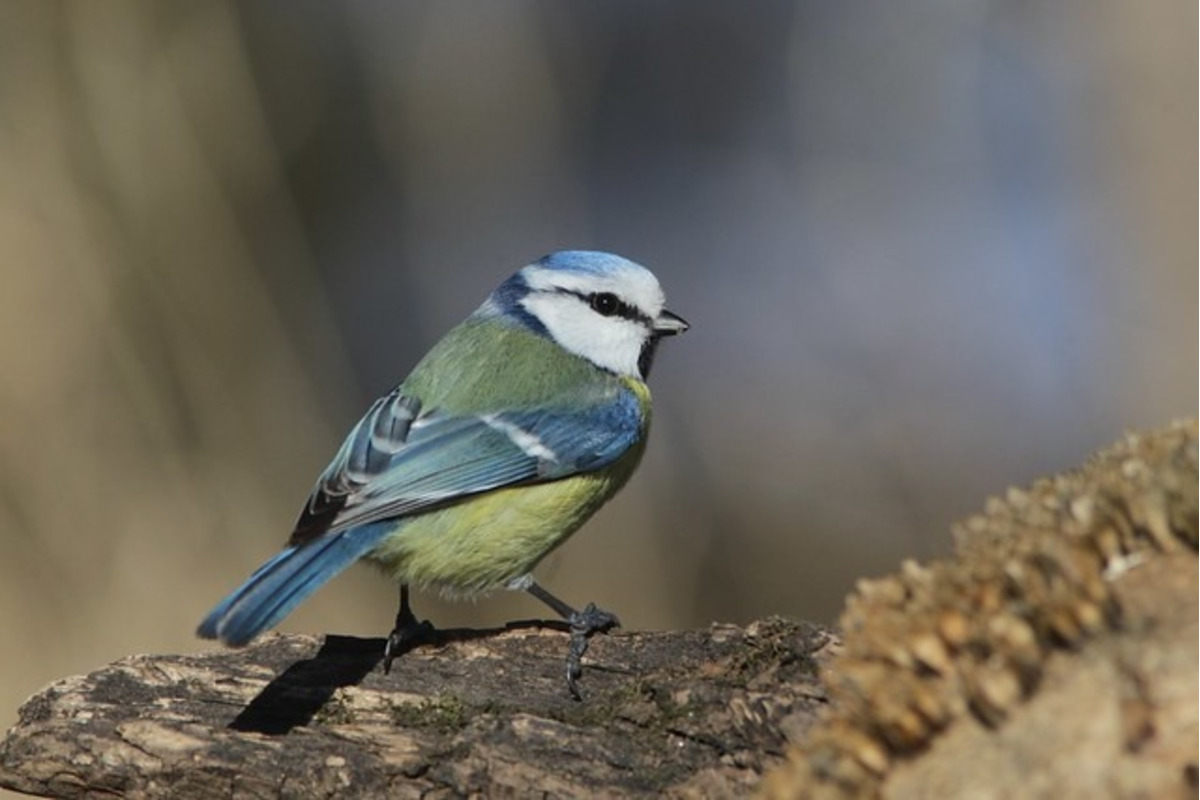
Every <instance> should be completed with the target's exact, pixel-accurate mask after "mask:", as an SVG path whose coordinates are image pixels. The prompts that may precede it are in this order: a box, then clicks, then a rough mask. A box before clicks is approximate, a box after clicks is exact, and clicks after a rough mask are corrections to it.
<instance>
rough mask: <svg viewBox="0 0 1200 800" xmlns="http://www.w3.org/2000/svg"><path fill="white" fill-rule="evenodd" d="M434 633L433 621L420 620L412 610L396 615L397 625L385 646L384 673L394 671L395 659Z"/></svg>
mask: <svg viewBox="0 0 1200 800" xmlns="http://www.w3.org/2000/svg"><path fill="white" fill-rule="evenodd" d="M432 634H433V623H431V622H430V621H429V620H418V619H417V618H416V617H415V616H413V614H412V613H411V612H409V613H408V614H407V615H404V614H401V615H400V616H398V617H396V627H395V628H392V632H391V633H389V634H388V638H387V644H386V645H384V647H383V674H384V675H387V674H388V673H389V672H391V671H392V662H393V661H395V660H396V659H397V658H399V657H400V656H402V655H404V654H405V653H407V652H408V651H409V650H411V649H413V648H414V647H416V646H417V645H418V644H420V643H422V642H424V641H426V640H428V639H429V638H430V636H432Z"/></svg>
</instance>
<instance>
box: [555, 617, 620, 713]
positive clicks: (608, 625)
mask: <svg viewBox="0 0 1200 800" xmlns="http://www.w3.org/2000/svg"><path fill="white" fill-rule="evenodd" d="M567 624H568V625H570V626H571V641H570V644H569V645H568V647H567V689H568V690H569V691H570V692H571V696H572V697H574V698H575V699H576V700H582V699H583V695H581V694H580V693H579V685H578V683H577V681H578V680H579V676H580V675H582V674H583V664H582V661H583V654H584V653H586V652H587V649H588V641H589V640H590V639H591V637H592V634H594V633H608V632H609V631H610V630H612V629H613V628H619V627H621V620H619V619H617V615H616V614H613V613H611V612H609V611H604V610H603V609H599V608H596V604H595V603H588V604H587V607H586V608H584V609H583V610H582V611H575V612H572V613H571V615H570V616H569V617H567Z"/></svg>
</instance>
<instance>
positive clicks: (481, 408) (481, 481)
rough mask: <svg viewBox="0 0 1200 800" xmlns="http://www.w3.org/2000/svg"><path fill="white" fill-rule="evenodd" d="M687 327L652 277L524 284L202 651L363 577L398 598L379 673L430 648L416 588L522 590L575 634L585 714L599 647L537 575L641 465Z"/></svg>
mask: <svg viewBox="0 0 1200 800" xmlns="http://www.w3.org/2000/svg"><path fill="white" fill-rule="evenodd" d="M688 328H689V325H688V323H687V322H686V321H685V320H684V319H683V318H682V317H680V316H679V315H677V314H675V313H672V312H671V311H668V310H666V308H665V299H664V294H663V290H662V287H661V286H660V284H659V281H658V279H657V278H656V277H655V276H654V274H653V273H652V272H651V271H650V270H648V269H646V268H645V267H643V266H641V265H640V264H637V263H635V262H633V261H630V260H628V259H625V258H623V257H621V256H617V255H614V254H611V253H605V252H598V251H587V250H565V251H560V252H556V253H552V254H550V255H547V256H544V257H542V258H540V259H538V260H537V261H534V262H533V263H530V264H528V265H526V266H524V267H522V268H521V269H519V270H517V271H516V272H515V273H514V274H512V276H511V277H509V278H508V279H506V280H505V281H504V282H503V283H501V284H500V285H499V287H498V288H496V289H495V290H494V291H493V292H492V293H491V294H490V295H489V296H488V297H487V299H486V300H485V301H484V302H483V304H482V305H481V306H479V307H478V308H477V309H476V310H475V311H474V312H473V313H472V314H470V316H468V317H467V318H466V319H465V320H464V321H463V322H461V323H460V324H459V325H457V326H456V327H454V328H452V329H451V330H450V331H449V332H448V333H447V334H446V335H445V336H444V337H443V338H442V339H441V340H440V341H438V342H437V343H436V344H435V345H434V346H433V347H432V348H431V349H430V350H429V352H428V353H427V354H426V355H425V356H424V357H423V358H422V359H420V361H419V362H418V363H417V365H416V366H415V367H414V368H413V370H412V372H411V373H410V374H409V375H408V377H407V378H405V379H404V380H403V381H402V382H401V383H400V384H399V385H397V386H396V387H395V388H394V389H392V390H391V391H390V392H388V393H387V394H385V395H384V396H382V397H380V398H379V399H377V400H376V401H375V402H374V403H373V404H372V405H371V407H370V408H369V409H368V410H367V412H366V414H365V415H364V416H363V417H362V419H361V420H360V421H359V422H358V424H357V425H355V426H354V428H353V429H352V430H351V431H350V433H349V435H348V436H347V437H346V439H345V441H344V442H343V444H342V445H341V448H340V449H339V450H338V451H337V453H336V455H335V456H334V457H333V460H332V461H331V462H330V464H329V466H328V467H327V468H326V469H325V471H324V472H323V473H321V475H320V477H319V478H318V479H317V482H316V486H315V487H314V488H313V490H312V492H311V494H310V495H309V497H308V500H307V502H306V503H305V505H304V507H303V509H302V510H301V512H300V516H299V518H298V519H297V521H296V524H295V527H294V528H293V530H292V534H291V536H290V538H289V539H288V541H287V544H286V546H285V547H284V549H283V550H282V551H280V552H279V553H278V554H277V555H275V556H274V557H272V558H270V559H269V560H268V561H266V562H265V563H264V564H262V565H261V566H260V567H259V568H258V569H257V570H256V571H255V572H253V573H252V574H251V575H250V577H249V578H248V579H247V580H246V581H245V582H244V583H243V584H242V585H241V586H239V587H238V588H236V589H235V590H233V591H232V592H231V593H230V594H229V595H228V596H226V597H225V598H224V599H223V600H221V601H220V602H219V603H218V604H217V605H216V607H215V608H213V610H212V611H211V612H210V613H209V614H208V616H207V617H205V618H204V620H203V621H202V622H201V623H200V625H199V627H198V629H197V631H196V632H197V635H198V636H200V637H202V638H205V639H217V640H220V641H222V642H224V643H225V644H228V645H231V646H242V645H245V644H247V643H248V642H250V640H252V639H253V638H254V637H255V636H257V635H258V634H260V633H262V632H264V631H266V630H268V629H270V628H273V627H275V626H276V625H277V624H278V623H279V622H280V621H282V620H283V618H284V617H286V616H287V615H288V614H289V613H291V611H292V610H293V609H295V608H296V606H297V605H299V604H300V603H301V602H302V601H304V600H305V599H306V598H307V597H308V596H309V595H311V594H312V593H313V592H315V591H316V590H317V589H319V588H320V587H321V586H323V585H324V584H325V583H327V582H328V581H330V580H331V579H332V578H333V577H334V576H336V575H338V574H339V573H341V572H342V571H343V570H344V569H346V568H347V567H348V566H350V565H351V564H353V563H355V562H357V561H359V560H366V561H368V562H372V563H374V564H376V565H377V566H379V567H381V568H382V569H383V571H384V572H385V574H387V575H389V576H391V577H392V578H393V579H394V580H396V581H397V582H398V583H399V588H400V609H399V611H398V612H397V614H396V621H395V626H394V627H393V629H392V631H391V633H390V634H389V635H388V638H387V642H386V645H385V647H384V656H383V670H384V672H385V673H387V672H389V671H390V669H391V665H392V661H393V659H395V658H396V657H397V656H398V655H400V654H401V653H402V652H404V651H405V650H406V649H408V648H410V647H412V646H415V644H416V643H419V642H420V641H421V640H422V639H423V638H424V637H426V636H427V634H429V633H430V632H431V631H432V626H431V625H430V623H428V622H422V621H419V620H418V619H417V617H416V615H415V613H414V612H413V610H412V606H411V604H410V598H409V588H410V586H411V587H416V588H419V589H424V590H436V591H439V592H441V593H442V594H443V595H445V596H448V597H452V598H458V597H468V598H469V597H474V596H478V595H481V594H484V593H487V592H489V591H492V590H496V589H510V590H518V591H520V590H523V591H525V592H528V593H529V594H530V595H532V596H533V597H535V598H537V599H538V600H540V601H542V602H543V603H545V604H546V605H547V606H549V607H550V608H551V609H552V610H553V611H554V612H555V613H556V614H558V615H559V616H560V617H562V619H563V620H565V621H566V623H567V625H568V627H569V631H570V638H569V646H568V651H567V664H566V684H567V689H568V691H569V692H570V694H571V695H572V696H573V697H574V698H575V699H577V700H578V699H581V694H580V691H579V687H578V679H579V678H580V677H581V675H582V657H583V654H584V652H585V651H586V650H587V647H588V642H589V640H590V638H591V637H592V635H593V634H595V633H601V632H608V631H609V630H611V629H612V628H615V627H618V626H619V625H620V622H619V620H618V618H617V616H616V615H615V614H612V613H611V612H608V611H604V610H603V609H600V608H597V607H596V605H595V604H594V603H589V604H588V605H587V606H586V607H584V608H582V609H580V610H577V609H576V608H574V607H573V606H571V605H569V604H568V603H566V602H564V601H562V600H560V599H558V597H556V596H555V595H553V594H551V593H550V592H549V591H547V590H546V589H544V588H543V587H542V586H541V585H540V584H539V583H538V582H537V581H536V580H535V579H534V577H533V574H532V573H533V569H534V568H535V567H536V566H537V564H538V562H540V561H541V560H542V559H543V558H545V557H546V555H547V554H548V553H550V552H551V551H553V550H554V549H555V548H556V547H558V546H559V545H561V544H562V543H563V542H564V541H566V539H567V538H568V537H569V536H571V535H572V534H573V533H575V531H577V530H578V529H579V528H580V527H581V526H582V525H583V524H584V523H585V522H586V521H587V520H588V519H589V518H590V517H591V516H592V515H593V514H594V513H595V512H596V511H597V510H598V509H599V508H600V507H601V506H602V505H604V503H606V502H607V501H608V500H609V499H610V498H612V497H613V496H614V495H615V494H616V493H617V491H618V490H620V489H621V487H622V486H624V485H625V483H626V482H627V481H628V480H629V478H630V476H631V475H632V474H633V472H634V470H635V469H636V468H637V466H638V463H639V462H640V461H641V458H642V454H643V452H644V451H645V448H646V438H647V435H648V433H649V429H650V418H651V396H650V390H649V388H648V387H647V384H646V379H647V377H648V376H649V373H650V369H651V366H652V365H653V362H654V358H655V355H656V353H657V349H658V345H659V343H660V341H661V340H662V339H663V338H666V337H670V336H675V335H678V334H682V333H684V332H685V331H687V330H688Z"/></svg>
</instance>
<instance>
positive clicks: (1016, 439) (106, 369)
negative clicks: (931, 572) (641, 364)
mask: <svg viewBox="0 0 1200 800" xmlns="http://www.w3.org/2000/svg"><path fill="white" fill-rule="evenodd" d="M1196 15H1197V10H1196V7H1195V5H1194V4H1189V3H1130V2H1119V1H1118V0H1063V1H1062V2H1055V3H1044V4H1039V3H1025V2H1016V1H1015V0H1006V1H1001V0H993V1H988V0H955V2H944V1H943V2H938V1H937V0H909V1H907V2H893V3H883V2H842V3H822V2H752V3H715V2H687V3H684V2H661V3H653V4H651V3H642V2H633V1H632V0H629V1H627V2H614V1H613V0H609V1H608V2H604V3H590V4H584V3H561V2H551V1H550V0H545V2H528V3H514V2H493V3H461V2H459V3H454V2H445V3H433V2H424V3H384V2H348V3H338V4H334V3H318V2H310V1H305V2H292V3H287V4H283V3H267V2H251V3H242V4H239V5H236V6H234V5H229V4H224V3H214V2H199V3H197V2H173V3H150V2H146V3H133V2H108V3H87V2H76V3H65V4H61V3H52V2H14V1H13V0H3V2H0V269H2V270H3V290H2V291H0V367H2V369H3V374H4V380H3V382H2V383H0V416H2V418H3V420H4V424H3V425H2V426H0V541H2V543H3V548H4V549H3V558H2V559H0V628H2V629H3V630H4V632H5V634H4V635H5V647H4V650H5V652H6V655H5V657H4V659H3V667H0V674H3V676H4V678H5V680H4V681H3V683H2V687H0V716H2V717H3V718H2V719H0V722H4V723H7V722H9V721H11V719H13V718H14V715H15V707H16V705H17V703H18V702H19V701H20V700H21V699H23V698H24V697H25V696H26V695H28V694H29V693H30V692H32V691H33V690H35V689H36V688H38V686H40V685H41V684H43V683H45V682H47V681H49V680H51V679H53V678H57V677H60V676H62V675H65V674H68V673H70V672H74V671H82V670H86V669H89V668H93V667H96V666H98V665H99V664H101V663H103V662H105V661H108V660H110V659H113V658H116V657H119V656H121V655H125V654H128V653H135V652H163V651H181V650H183V651H186V650H192V649H198V648H200V647H201V646H202V645H201V644H200V643H199V642H197V641H196V640H194V639H193V638H192V631H193V630H194V627H195V625H196V623H197V622H198V621H199V619H200V618H201V616H202V615H203V614H204V613H205V612H206V611H207V610H208V609H209V607H210V606H211V605H212V604H213V603H214V602H215V601H216V600H217V599H218V598H219V597H221V596H222V595H223V594H224V593H225V592H226V591H228V590H229V589H230V588H232V587H233V586H235V585H236V584H237V583H239V582H240V581H241V580H242V579H243V578H244V577H245V576H246V574H248V572H249V571H250V570H251V569H253V568H254V567H255V566H256V565H257V564H258V563H260V562H261V561H262V560H263V559H264V558H265V557H267V556H269V555H270V554H272V553H274V552H275V551H276V549H277V548H278V547H279V546H280V545H281V544H282V542H283V541H284V540H285V539H286V537H287V535H288V533H289V532H290V525H291V523H292V522H293V520H294V518H295V516H296V513H297V511H298V509H299V507H300V504H301V503H302V502H303V501H304V499H305V497H306V495H307V493H308V491H309V489H310V488H311V486H312V482H313V480H314V479H315V477H316V475H317V474H318V473H319V471H320V470H321V469H322V468H323V467H324V465H325V463H326V462H327V460H328V459H329V458H330V457H331V456H332V454H333V452H334V450H335V449H336V447H337V445H338V444H339V442H340V440H341V437H342V436H343V435H344V433H345V432H346V430H348V428H349V427H350V425H352V424H353V423H354V421H355V420H356V419H357V418H358V416H359V415H360V414H361V413H362V411H363V410H364V409H365V408H366V406H367V405H368V404H369V403H370V402H371V400H372V399H373V398H374V397H375V396H376V395H378V394H379V393H381V392H383V391H385V390H387V389H388V388H390V387H391V386H392V385H393V384H394V383H395V382H397V381H398V380H399V379H400V378H402V377H403V375H404V374H405V373H406V372H407V370H408V369H409V368H410V367H411V366H412V365H413V363H414V362H415V360H416V359H417V358H418V357H419V356H420V355H421V354H422V353H423V352H424V351H425V350H426V349H427V348H428V347H429V346H430V345H431V344H432V343H433V342H434V341H435V340H436V339H437V338H438V337H439V336H440V335H441V334H442V333H443V332H444V331H445V330H446V329H447V328H449V327H450V326H451V325H453V324H454V323H456V322H457V321H458V320H459V319H461V318H462V317H463V316H465V315H466V314H467V313H469V312H470V311H471V310H472V309H473V308H474V307H475V306H476V305H477V304H478V303H479V302H481V301H482V299H483V298H484V297H485V296H486V294H487V293H488V292H489V291H490V290H491V288H492V287H493V286H494V285H495V284H497V283H498V282H499V281H500V280H502V279H503V278H504V277H505V276H506V275H508V274H509V273H510V272H511V271H513V270H514V269H516V268H518V267H520V266H521V265H523V264H525V263H527V262H529V261H531V260H533V259H535V258H537V257H539V256H541V255H542V254H544V253H547V252H550V251H553V250H557V249H562V248H597V249H605V250H611V251H614V252H618V253H621V254H623V255H625V256H628V257H630V258H633V259H635V260H637V261H640V262H641V263H644V264H646V265H647V266H649V267H650V268H651V269H653V270H654V271H655V272H656V273H657V274H658V276H659V277H660V279H661V280H662V282H663V284H664V286H665V287H666V290H667V295H668V300H669V305H670V307H671V308H672V309H674V310H676V311H677V312H679V313H680V314H682V315H683V316H685V317H686V318H687V319H688V320H689V321H690V322H691V323H692V324H693V330H692V332H690V333H689V334H688V335H687V336H686V337H684V338H682V339H678V340H673V341H670V342H668V343H667V344H666V345H665V346H664V348H663V350H662V352H661V353H660V355H659V359H658V362H657V366H656V370H655V375H654V380H653V381H652V384H653V388H654V391H655V397H656V416H655V430H654V435H653V437H652V441H651V446H650V451H649V453H648V455H647V458H646V461H645V462H644V464H643V467H642V470H641V472H640V474H639V475H638V476H637V478H635V480H634V481H633V483H632V484H631V486H630V487H629V488H628V489H627V490H626V491H625V492H624V494H623V495H622V496H621V497H619V498H618V500H616V501H615V502H614V503H613V504H612V505H611V506H609V507H608V508H606V509H605V510H604V511H603V512H601V514H600V515H598V516H597V518H596V519H595V520H594V521H593V522H592V523H590V524H589V525H588V526H587V527H585V528H584V530H583V531H582V532H581V533H580V534H579V535H578V536H577V537H576V538H574V539H573V540H572V541H571V542H570V543H569V544H568V545H567V546H566V547H564V548H563V549H562V550H561V551H559V552H558V553H556V554H554V555H553V556H551V558H550V559H548V560H547V561H546V562H545V563H544V564H543V565H542V568H541V569H540V570H539V577H540V578H541V579H542V581H543V583H544V584H545V585H546V586H547V587H548V588H550V589H551V590H553V591H554V592H556V593H558V594H560V595H561V596H563V597H564V598H565V599H568V600H570V601H572V602H576V603H583V602H587V601H590V600H594V601H596V602H598V603H599V604H601V605H603V606H605V607H608V608H612V609H613V610H615V611H617V612H619V613H620V615H621V618H622V620H623V621H624V622H625V624H626V625H627V626H628V627H632V628H661V627H676V626H703V625H707V624H708V623H709V622H711V621H714V620H723V621H735V622H744V621H748V620H750V619H752V618H755V617H758V616H762V615H766V614H771V613H784V614H790V615H794V616H798V617H804V618H809V619H815V620H823V621H832V620H833V619H835V617H836V614H837V610H838V608H839V606H840V603H841V599H842V597H843V596H844V595H845V594H846V592H848V591H849V590H850V589H851V588H852V586H853V584H854V581H855V579H856V578H858V577H861V576H870V575H878V574H881V573H884V572H887V571H890V570H892V569H894V568H895V567H896V566H897V565H898V564H899V563H900V562H901V561H902V560H903V559H905V558H910V557H911V558H931V557H936V556H938V555H941V554H944V553H946V552H948V550H949V535H948V528H949V525H950V523H951V522H952V521H953V520H955V519H956V518H959V517H961V516H963V515H966V514H968V513H970V512H972V511H973V510H975V509H978V508H980V507H981V506H982V504H983V501H984V499H985V497H986V496H987V495H989V494H995V493H999V492H1002V491H1003V490H1004V489H1005V487H1007V486H1009V485H1014V484H1016V485H1019V484H1023V483H1027V482H1029V481H1031V480H1032V479H1034V478H1036V477H1038V476H1040V475H1043V474H1045V473H1048V472H1051V471H1054V470H1059V469H1062V468H1066V467H1069V466H1072V465H1074V464H1076V463H1078V462H1079V461H1080V460H1081V459H1082V458H1083V457H1084V456H1085V455H1086V454H1087V453H1088V452H1090V451H1091V450H1093V449H1094V448H1096V447H1098V446H1101V445H1103V444H1106V443H1108V442H1109V441H1111V440H1113V439H1114V438H1116V437H1117V436H1118V435H1119V434H1120V433H1121V432H1122V430H1124V429H1126V428H1129V427H1137V426H1153V425H1158V424H1162V423H1165V422H1167V421H1168V420H1170V419H1172V418H1174V417H1179V416H1185V415H1194V414H1195V413H1196V410H1197V338H1196V333H1197V301H1196V298H1197V240H1196V228H1195V220H1196V219H1197V199H1196V198H1197V186H1196V175H1197V161H1196V152H1197V151H1196V144H1195V143H1196V138H1197V130H1196V128H1197V110H1196V99H1195V98H1196V96H1197V86H1196V74H1197V59H1196V39H1195V35H1194V32H1195V30H1196V27H1197V20H1196ZM416 603H417V605H416V608H417V611H418V612H419V613H421V614H422V615H426V616H429V617H431V618H432V619H433V620H434V622H435V623H437V624H439V625H441V626H452V625H471V626H486V625H494V624H499V623H502V622H503V621H505V620H508V619H514V618H526V617H533V616H540V615H542V614H544V611H543V609H541V608H540V607H538V606H537V605H536V604H535V603H533V602H532V601H531V600H529V599H528V598H526V597H523V596H503V597H501V596H495V597H492V598H487V599H485V600H482V601H480V602H477V603H474V604H472V603H465V604H456V605H455V604H444V603H441V602H439V601H438V599H437V598H432V597H427V596H418V597H417V598H416ZM394 613H395V589H394V587H393V586H392V585H391V584H389V583H388V582H387V581H385V580H383V579H382V578H381V577H379V576H377V575H374V574H372V573H371V571H370V570H367V569H363V568H357V569H355V570H352V571H350V572H349V573H347V574H346V575H345V576H343V577H342V578H340V579H338V580H337V581H336V582H335V583H334V584H332V585H331V586H329V587H327V588H326V589H325V590H324V591H323V592H322V593H320V594H319V595H317V596H316V597H315V598H314V599H313V600H311V601H310V602H309V603H308V604H307V605H306V606H304V607H303V608H302V609H301V610H300V611H299V612H297V613H296V614H295V615H293V616H292V617H291V618H290V619H289V620H288V621H287V623H286V624H285V625H284V629H286V630H303V631H311V632H323V631H336V632H339V633H346V634H358V635H367V636H381V635H383V634H384V633H386V631H387V630H388V629H389V628H390V625H391V622H392V616H393V614H394Z"/></svg>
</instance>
